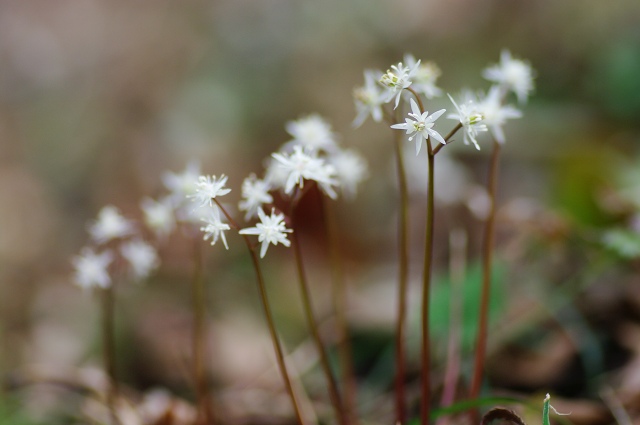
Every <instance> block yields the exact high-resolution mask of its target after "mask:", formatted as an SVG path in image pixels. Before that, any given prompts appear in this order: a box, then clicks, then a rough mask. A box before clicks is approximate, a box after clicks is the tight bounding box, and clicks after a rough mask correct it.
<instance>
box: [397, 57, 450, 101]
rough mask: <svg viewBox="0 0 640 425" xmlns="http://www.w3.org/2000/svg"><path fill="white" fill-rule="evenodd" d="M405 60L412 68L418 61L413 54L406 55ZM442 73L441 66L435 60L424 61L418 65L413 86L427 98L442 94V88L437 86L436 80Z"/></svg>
mask: <svg viewBox="0 0 640 425" xmlns="http://www.w3.org/2000/svg"><path fill="white" fill-rule="evenodd" d="M404 62H405V63H406V64H407V67H409V68H410V69H411V68H413V67H414V66H415V65H416V63H417V61H416V58H414V57H413V55H410V54H406V55H404ZM440 75H442V72H441V71H440V68H438V65H436V64H435V63H433V62H422V63H420V64H419V65H418V66H417V67H416V72H415V75H414V77H413V85H412V88H413V89H414V90H415V91H416V92H418V93H421V94H423V95H424V96H425V97H426V98H427V99H432V98H434V97H437V96H440V95H441V94H442V90H441V89H440V88H439V87H437V86H436V81H437V80H438V78H439V77H440Z"/></svg>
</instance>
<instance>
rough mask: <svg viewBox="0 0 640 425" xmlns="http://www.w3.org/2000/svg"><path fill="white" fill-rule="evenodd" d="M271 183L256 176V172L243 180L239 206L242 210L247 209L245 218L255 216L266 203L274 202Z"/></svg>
mask: <svg viewBox="0 0 640 425" xmlns="http://www.w3.org/2000/svg"><path fill="white" fill-rule="evenodd" d="M270 190H271V185H269V183H268V182H267V181H265V180H260V179H258V178H256V175H255V174H251V175H250V176H249V177H247V178H246V179H244V181H243V182H242V200H241V201H240V203H239V205H238V207H239V208H240V210H241V211H246V212H247V213H246V214H245V216H244V219H245V220H249V219H250V218H251V217H255V216H256V215H257V214H258V210H259V209H260V208H262V205H264V204H270V203H272V202H273V196H271V194H270V193H269V191H270Z"/></svg>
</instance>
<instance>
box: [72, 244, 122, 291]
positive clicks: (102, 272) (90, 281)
mask: <svg viewBox="0 0 640 425" xmlns="http://www.w3.org/2000/svg"><path fill="white" fill-rule="evenodd" d="M112 261H113V254H112V253H111V251H103V252H101V253H100V254H96V253H95V252H94V251H93V250H92V249H91V248H83V249H82V251H81V252H80V255H77V256H75V257H73V259H72V260H71V263H72V264H73V267H74V268H75V272H76V275H75V279H74V280H75V283H76V284H77V285H78V286H80V287H82V288H85V289H87V288H89V289H91V288H95V287H98V288H108V287H109V286H110V285H111V277H110V276H109V271H108V270H107V269H108V267H109V264H111V262H112Z"/></svg>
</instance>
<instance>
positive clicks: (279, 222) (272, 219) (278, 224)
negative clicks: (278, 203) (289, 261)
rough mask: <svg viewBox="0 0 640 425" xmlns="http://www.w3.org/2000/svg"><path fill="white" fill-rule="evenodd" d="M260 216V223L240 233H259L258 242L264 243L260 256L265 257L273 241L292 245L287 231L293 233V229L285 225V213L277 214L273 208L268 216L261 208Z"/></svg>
mask: <svg viewBox="0 0 640 425" xmlns="http://www.w3.org/2000/svg"><path fill="white" fill-rule="evenodd" d="M258 217H259V218H260V223H257V224H256V226H255V227H248V228H246V229H242V230H240V234H241V235H258V242H261V243H262V246H261V247H260V258H264V256H265V254H266V253H267V248H269V244H271V243H272V244H274V245H278V243H281V244H282V245H284V246H286V247H289V246H291V241H289V239H287V233H291V232H293V230H291V229H287V227H286V226H285V224H284V214H276V213H275V212H274V210H273V209H272V210H271V216H267V215H266V214H265V213H264V211H262V209H259V210H258Z"/></svg>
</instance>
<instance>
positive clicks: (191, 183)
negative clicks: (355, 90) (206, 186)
mask: <svg viewBox="0 0 640 425" xmlns="http://www.w3.org/2000/svg"><path fill="white" fill-rule="evenodd" d="M199 176H200V164H198V162H196V161H190V162H189V163H188V164H187V167H186V168H185V169H184V171H183V172H182V173H179V174H178V173H173V172H171V171H167V172H166V173H164V174H163V175H162V182H163V183H164V186H165V187H166V188H167V189H169V191H170V192H171V197H172V198H173V199H174V200H177V201H178V202H180V203H183V202H184V201H185V199H186V198H187V197H189V196H191V195H193V194H194V193H196V187H197V184H198V177H199Z"/></svg>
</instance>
